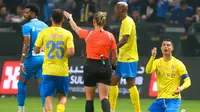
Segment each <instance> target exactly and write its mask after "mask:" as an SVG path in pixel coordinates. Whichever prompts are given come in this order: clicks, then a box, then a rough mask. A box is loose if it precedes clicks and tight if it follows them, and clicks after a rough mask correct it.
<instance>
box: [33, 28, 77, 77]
mask: <svg viewBox="0 0 200 112" xmlns="http://www.w3.org/2000/svg"><path fill="white" fill-rule="evenodd" d="M43 45H44V63H43V67H42V68H43V75H51V76H68V69H69V67H68V54H67V48H74V43H73V36H72V34H71V32H69V31H67V30H65V29H63V28H61V27H53V26H52V27H49V28H46V29H44V30H42V31H41V32H40V33H39V35H38V38H37V40H36V42H35V46H38V47H42V46H43Z"/></svg>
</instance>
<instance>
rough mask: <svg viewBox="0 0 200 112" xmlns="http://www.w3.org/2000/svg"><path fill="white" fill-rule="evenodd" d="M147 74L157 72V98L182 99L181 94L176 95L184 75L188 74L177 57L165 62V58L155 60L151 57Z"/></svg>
mask: <svg viewBox="0 0 200 112" xmlns="http://www.w3.org/2000/svg"><path fill="white" fill-rule="evenodd" d="M146 72H147V73H152V72H156V80H157V89H158V96H157V98H181V95H180V94H176V95H175V94H174V92H175V91H176V90H177V88H178V87H179V86H180V81H181V78H182V75H184V74H188V73H187V70H186V68H185V65H184V64H183V63H182V62H181V61H180V60H178V59H176V58H175V57H172V59H171V60H170V61H167V62H165V61H164V59H163V58H159V59H156V60H154V57H151V59H150V61H149V62H148V64H147V66H146Z"/></svg>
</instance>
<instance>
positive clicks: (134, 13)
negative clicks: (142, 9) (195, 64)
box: [133, 10, 140, 18]
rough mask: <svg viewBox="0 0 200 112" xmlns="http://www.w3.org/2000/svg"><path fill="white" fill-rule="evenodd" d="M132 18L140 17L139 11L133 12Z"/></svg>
mask: <svg viewBox="0 0 200 112" xmlns="http://www.w3.org/2000/svg"><path fill="white" fill-rule="evenodd" d="M133 17H136V18H137V17H140V13H139V11H137V10H135V11H133Z"/></svg>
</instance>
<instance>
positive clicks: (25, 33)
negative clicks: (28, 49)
mask: <svg viewBox="0 0 200 112" xmlns="http://www.w3.org/2000/svg"><path fill="white" fill-rule="evenodd" d="M30 30H31V29H30V28H29V26H28V25H23V26H22V35H23V36H29V37H30V35H31V34H30Z"/></svg>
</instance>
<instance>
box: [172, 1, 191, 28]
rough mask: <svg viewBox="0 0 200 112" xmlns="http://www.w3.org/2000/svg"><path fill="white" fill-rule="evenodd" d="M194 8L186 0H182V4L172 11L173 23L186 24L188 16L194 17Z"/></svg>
mask: <svg viewBox="0 0 200 112" xmlns="http://www.w3.org/2000/svg"><path fill="white" fill-rule="evenodd" d="M192 15H193V8H192V7H191V6H189V5H188V4H187V2H186V1H185V0H182V1H181V3H180V6H177V7H175V8H174V9H173V11H172V21H171V23H172V24H184V23H186V22H187V20H186V18H187V17H192Z"/></svg>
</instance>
